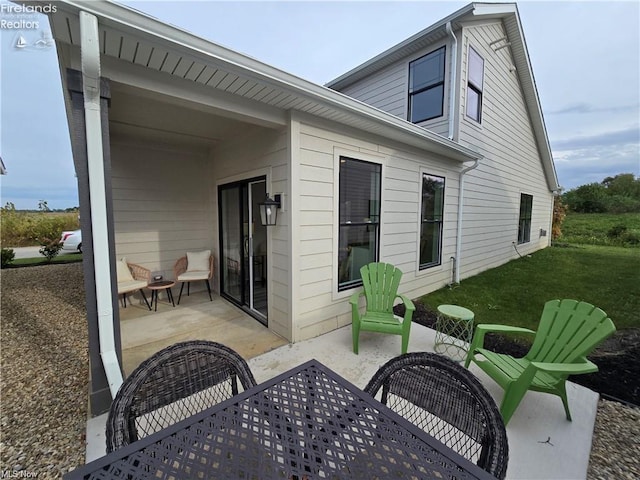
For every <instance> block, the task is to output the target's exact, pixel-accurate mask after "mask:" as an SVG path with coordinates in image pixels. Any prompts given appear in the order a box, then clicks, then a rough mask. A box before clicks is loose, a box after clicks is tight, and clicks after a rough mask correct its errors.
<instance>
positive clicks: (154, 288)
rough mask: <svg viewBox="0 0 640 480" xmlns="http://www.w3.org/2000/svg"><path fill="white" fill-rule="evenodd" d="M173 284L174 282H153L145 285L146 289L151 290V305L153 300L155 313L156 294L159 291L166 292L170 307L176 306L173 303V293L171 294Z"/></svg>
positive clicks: (156, 309) (156, 308) (156, 307)
mask: <svg viewBox="0 0 640 480" xmlns="http://www.w3.org/2000/svg"><path fill="white" fill-rule="evenodd" d="M175 284H176V282H173V281H171V280H160V281H159V282H153V283H150V284H149V285H147V288H148V289H149V290H151V305H153V301H154V300H155V302H156V306H155V311H156V312H157V311H158V292H159V291H160V290H166V291H167V299H168V300H171V305H173V306H174V307H175V306H176V304H175V303H174V301H173V293H172V292H171V287H173V286H174V285H175Z"/></svg>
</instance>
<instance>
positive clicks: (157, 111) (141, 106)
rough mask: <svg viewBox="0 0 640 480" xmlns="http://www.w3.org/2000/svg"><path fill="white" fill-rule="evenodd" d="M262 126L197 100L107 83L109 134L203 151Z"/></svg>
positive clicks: (126, 138)
mask: <svg viewBox="0 0 640 480" xmlns="http://www.w3.org/2000/svg"><path fill="white" fill-rule="evenodd" d="M262 128H263V127H261V126H259V125H256V124H254V123H249V122H247V121H244V120H243V119H240V118H234V117H233V116H231V115H225V113H224V112H221V111H219V110H218V109H215V108H212V107H206V106H204V105H202V104H200V103H195V102H190V101H187V100H183V99H179V98H176V97H170V96H167V95H162V94H159V93H155V92H150V91H147V90H143V89H140V88H136V87H132V86H130V85H125V84H121V83H117V82H112V83H111V103H110V108H109V131H110V135H111V136H112V137H117V138H119V139H124V140H145V141H150V142H153V143H158V144H171V145H177V146H185V147H190V148H197V149H198V150H203V151H207V150H210V149H211V148H213V147H215V146H217V145H219V144H221V143H224V142H225V141H228V140H231V139H233V138H235V137H237V136H240V135H246V134H251V133H252V132H253V131H257V130H260V129H262Z"/></svg>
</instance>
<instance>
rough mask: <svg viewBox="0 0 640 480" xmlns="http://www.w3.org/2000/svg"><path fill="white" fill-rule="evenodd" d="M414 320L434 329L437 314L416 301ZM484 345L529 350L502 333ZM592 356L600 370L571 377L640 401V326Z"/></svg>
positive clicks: (518, 353)
mask: <svg viewBox="0 0 640 480" xmlns="http://www.w3.org/2000/svg"><path fill="white" fill-rule="evenodd" d="M415 305H416V311H415V312H414V314H413V321H414V322H416V323H419V324H420V325H424V326H425V327H429V328H433V329H435V324H436V320H437V314H436V313H435V312H433V311H432V310H430V309H429V308H428V307H426V306H425V305H423V304H421V303H417V302H416V304H415ZM395 311H396V315H400V316H402V315H404V306H403V305H398V306H396V307H395ZM485 348H487V349H489V350H492V351H494V352H498V353H506V354H509V355H511V356H513V357H523V356H525V355H526V354H527V352H528V351H529V345H527V344H525V343H524V341H518V340H514V339H511V338H508V337H506V336H504V335H499V334H493V333H491V334H488V335H487V336H486V337H485ZM589 359H590V360H591V361H592V362H594V363H595V364H596V365H598V368H599V370H598V372H596V373H590V374H586V375H575V376H572V377H569V380H571V381H572V382H574V383H578V384H580V385H582V386H584V387H587V388H589V389H591V390H593V391H595V392H598V393H600V394H601V395H602V396H603V397H604V398H608V399H610V400H616V401H621V402H623V403H630V404H632V405H636V406H638V405H640V384H639V383H638V382H637V379H638V378H640V329H627V330H623V331H618V332H616V333H615V334H614V336H613V337H611V338H609V339H608V340H606V341H605V342H604V343H603V344H602V345H600V346H599V347H598V348H597V349H596V350H595V351H594V352H593V353H592V354H591V355H589Z"/></svg>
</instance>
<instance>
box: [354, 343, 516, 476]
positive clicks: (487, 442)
mask: <svg viewBox="0 0 640 480" xmlns="http://www.w3.org/2000/svg"><path fill="white" fill-rule="evenodd" d="M364 390H365V392H367V393H369V394H370V395H372V396H374V397H376V398H377V399H378V400H380V401H381V402H382V403H384V404H385V405H387V406H388V407H389V408H391V409H392V410H394V411H395V412H397V413H398V414H400V415H401V416H403V417H404V418H406V419H407V420H409V421H410V422H411V423H413V424H414V425H416V426H418V427H420V428H422V429H423V430H425V431H426V432H428V433H429V434H430V435H432V436H433V437H435V438H436V439H438V440H439V441H441V442H442V443H444V444H446V445H448V446H449V447H450V448H451V449H453V450H455V451H456V452H458V453H459V454H460V455H462V456H463V457H465V458H467V459H469V460H471V461H473V462H474V463H475V464H476V465H478V466H479V467H481V468H482V469H484V470H486V471H487V472H489V473H491V474H492V475H493V476H495V477H496V478H499V479H503V478H504V477H505V475H506V473H507V464H508V461H509V446H508V443H507V433H506V430H505V426H504V422H503V421H502V417H501V415H500V411H499V410H498V407H497V405H496V403H495V402H494V400H493V398H491V396H490V395H489V393H488V392H487V390H486V389H485V388H484V387H483V386H482V384H481V383H480V382H479V381H478V379H477V378H476V377H475V376H474V375H473V374H472V373H471V372H469V371H468V370H467V369H465V368H463V367H462V366H461V365H458V364H457V363H455V362H453V361H452V360H450V359H448V358H446V357H444V356H442V355H438V354H435V353H427V352H419V353H407V354H404V355H400V356H399V357H395V358H393V359H391V360H389V361H388V362H387V363H386V364H385V365H383V366H382V367H380V369H379V370H378V371H377V372H376V373H375V374H374V375H373V377H372V378H371V380H370V381H369V383H368V384H367V386H366V387H365V389H364ZM378 394H380V395H378Z"/></svg>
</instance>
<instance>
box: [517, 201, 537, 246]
mask: <svg viewBox="0 0 640 480" xmlns="http://www.w3.org/2000/svg"><path fill="white" fill-rule="evenodd" d="M532 213H533V195H529V194H527V193H521V194H520V214H519V215H518V245H522V244H523V243H529V242H530V241H531V217H532Z"/></svg>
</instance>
